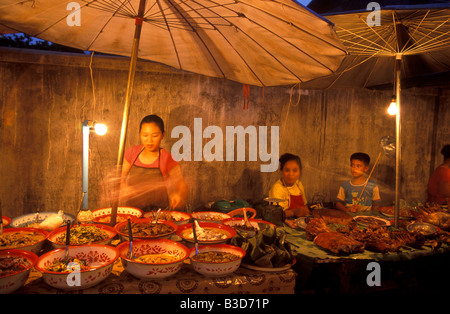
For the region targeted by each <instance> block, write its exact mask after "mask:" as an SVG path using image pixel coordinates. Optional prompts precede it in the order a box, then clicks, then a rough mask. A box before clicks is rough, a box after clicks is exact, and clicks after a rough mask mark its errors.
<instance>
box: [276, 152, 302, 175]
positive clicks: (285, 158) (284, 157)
mask: <svg viewBox="0 0 450 314" xmlns="http://www.w3.org/2000/svg"><path fill="white" fill-rule="evenodd" d="M291 160H293V161H295V162H296V163H297V164H298V166H299V168H300V171H301V170H302V161H301V160H300V157H298V156H297V155H293V154H289V153H286V154H283V155H281V157H280V159H279V161H280V170H283V168H284V165H285V164H286V163H287V162H288V161H291Z"/></svg>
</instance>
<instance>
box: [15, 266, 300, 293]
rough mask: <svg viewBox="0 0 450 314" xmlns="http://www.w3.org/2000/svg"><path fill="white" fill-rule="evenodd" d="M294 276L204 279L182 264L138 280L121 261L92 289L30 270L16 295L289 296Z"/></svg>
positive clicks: (245, 272) (247, 272) (244, 272)
mask: <svg viewBox="0 0 450 314" xmlns="http://www.w3.org/2000/svg"><path fill="white" fill-rule="evenodd" d="M295 278H296V274H295V272H294V271H293V270H292V269H287V270H282V271H266V272H265V271H256V270H252V269H247V268H245V267H243V266H241V267H240V268H238V270H236V271H235V272H234V273H233V274H231V275H226V276H223V277H208V276H204V275H201V274H198V273H197V272H195V271H194V270H193V269H192V267H191V265H190V264H189V263H188V262H186V263H185V264H184V265H183V267H182V268H181V270H180V271H179V272H177V273H176V274H174V275H173V276H170V277H168V278H166V279H155V280H141V279H138V278H135V277H133V276H132V275H130V274H129V273H127V272H126V271H125V270H124V268H123V266H122V262H121V261H120V259H119V260H117V261H116V262H115V263H114V266H113V269H112V272H111V274H110V275H109V276H108V277H107V278H106V279H105V280H103V281H102V282H101V283H99V284H98V285H96V286H93V287H91V288H87V289H83V290H71V291H63V290H59V289H56V288H53V287H51V286H49V285H47V284H46V283H45V282H44V281H43V278H42V274H41V273H40V272H39V271H37V270H35V269H32V270H31V272H30V277H29V278H28V280H27V281H26V283H25V285H24V286H23V287H22V288H20V289H19V290H17V291H16V292H15V293H19V294H62V293H69V294H74V293H75V294H293V293H294V288H295Z"/></svg>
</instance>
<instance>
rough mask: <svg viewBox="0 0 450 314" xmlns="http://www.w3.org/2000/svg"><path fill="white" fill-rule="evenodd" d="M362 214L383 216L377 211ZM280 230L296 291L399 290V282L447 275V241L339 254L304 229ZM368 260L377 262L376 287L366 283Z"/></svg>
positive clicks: (449, 249)
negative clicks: (290, 255) (378, 280)
mask: <svg viewBox="0 0 450 314" xmlns="http://www.w3.org/2000/svg"><path fill="white" fill-rule="evenodd" d="M365 215H368V216H373V217H380V218H383V216H382V215H380V214H379V213H378V212H368V213H366V214H365ZM384 218H386V217H384ZM289 225H290V226H289ZM280 230H283V231H284V232H286V234H287V237H286V241H287V242H288V243H290V245H291V248H292V252H293V254H294V256H295V258H296V264H295V265H294V266H293V269H294V270H295V271H296V273H297V274H298V276H297V288H296V289H297V291H302V290H305V291H314V293H320V292H324V290H330V289H334V291H336V292H338V293H364V292H371V291H377V290H378V291H382V290H389V289H391V290H393V289H399V288H401V287H400V285H402V284H403V285H405V286H407V285H411V286H413V285H414V284H418V282H417V280H420V278H423V279H425V280H428V281H429V282H433V283H434V284H435V283H436V282H438V281H441V280H442V281H444V280H445V279H444V278H447V279H449V278H450V272H449V271H448V270H447V269H448V266H445V265H448V263H449V262H450V245H449V243H448V242H447V243H446V242H443V243H439V245H437V246H432V245H423V246H420V247H409V246H401V247H400V248H399V249H398V250H396V251H390V252H383V253H381V252H376V251H373V250H369V249H367V248H366V249H365V250H364V251H362V252H357V253H350V254H340V255H339V254H334V253H332V252H330V251H328V250H326V249H324V248H322V247H320V246H318V245H317V244H316V243H314V242H313V241H312V240H310V239H308V237H307V233H306V231H305V229H304V228H298V227H295V225H294V226H293V225H292V223H291V224H286V225H285V226H283V227H280ZM372 262H376V263H377V265H379V271H380V274H381V276H380V277H381V283H380V285H378V286H369V285H368V283H367V279H368V277H369V275H370V274H371V272H372V271H373V270H374V268H371V266H370V263H372ZM433 276H434V277H433ZM436 277H441V278H436ZM436 288H437V287H436ZM405 289H406V288H405Z"/></svg>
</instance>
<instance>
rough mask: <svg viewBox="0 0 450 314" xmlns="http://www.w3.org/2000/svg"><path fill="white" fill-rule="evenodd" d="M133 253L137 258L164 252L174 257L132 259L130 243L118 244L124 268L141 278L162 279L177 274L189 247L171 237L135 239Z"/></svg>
mask: <svg viewBox="0 0 450 314" xmlns="http://www.w3.org/2000/svg"><path fill="white" fill-rule="evenodd" d="M132 244H133V255H134V256H135V257H137V258H139V257H140V256H143V255H147V254H164V255H165V256H166V255H170V256H171V257H173V258H174V260H172V261H168V262H159V263H146V262H140V261H137V260H136V259H135V258H134V259H130V258H129V256H128V253H129V251H130V243H129V242H128V241H126V242H122V243H120V244H119V245H118V246H117V249H118V250H119V253H120V258H121V260H122V265H123V267H124V269H125V270H126V271H127V272H128V273H130V274H131V275H133V276H134V277H137V278H140V279H161V278H166V277H169V276H172V275H174V274H176V273H177V272H178V271H179V270H180V269H181V267H182V266H183V261H184V260H185V259H187V258H188V257H189V249H188V248H187V247H186V246H184V245H183V244H181V243H179V242H176V241H172V240H169V239H149V240H141V239H137V240H133V243H132Z"/></svg>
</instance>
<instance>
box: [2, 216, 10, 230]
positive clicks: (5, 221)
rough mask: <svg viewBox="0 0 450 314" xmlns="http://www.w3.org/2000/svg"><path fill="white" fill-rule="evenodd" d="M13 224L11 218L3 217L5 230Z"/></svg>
mask: <svg viewBox="0 0 450 314" xmlns="http://www.w3.org/2000/svg"><path fill="white" fill-rule="evenodd" d="M10 223H11V218H9V217H6V216H2V225H3V228H4V227H6V226H8V225H9V224H10Z"/></svg>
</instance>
